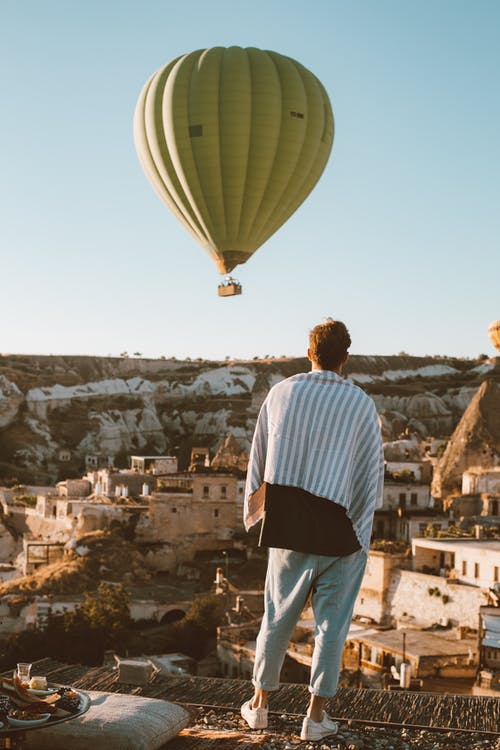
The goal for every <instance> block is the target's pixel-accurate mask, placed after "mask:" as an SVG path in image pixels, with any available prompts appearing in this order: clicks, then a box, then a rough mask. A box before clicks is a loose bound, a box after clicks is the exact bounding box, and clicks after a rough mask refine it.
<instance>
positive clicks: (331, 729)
mask: <svg viewBox="0 0 500 750" xmlns="http://www.w3.org/2000/svg"><path fill="white" fill-rule="evenodd" d="M338 730H339V725H338V724H337V722H336V721H332V720H331V719H330V717H329V716H328V714H327V713H325V712H324V711H323V718H322V720H321V721H313V720H312V719H311V718H310V717H309V716H306V717H305V719H304V721H303V722H302V731H301V733H300V739H301V740H322V739H323V737H328V735H330V734H337V732H338Z"/></svg>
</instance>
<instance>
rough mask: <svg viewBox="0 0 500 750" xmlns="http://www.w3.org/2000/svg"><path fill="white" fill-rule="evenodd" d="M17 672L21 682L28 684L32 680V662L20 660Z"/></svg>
mask: <svg viewBox="0 0 500 750" xmlns="http://www.w3.org/2000/svg"><path fill="white" fill-rule="evenodd" d="M16 672H17V676H18V677H19V679H20V680H21V682H22V683H25V684H26V685H28V683H29V681H30V675H31V664H30V663H29V662H24V661H21V662H19V663H18V665H17V669H16Z"/></svg>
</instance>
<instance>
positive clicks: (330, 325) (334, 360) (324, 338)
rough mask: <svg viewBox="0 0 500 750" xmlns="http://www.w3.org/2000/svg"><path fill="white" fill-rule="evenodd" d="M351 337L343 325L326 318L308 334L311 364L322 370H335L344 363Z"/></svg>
mask: <svg viewBox="0 0 500 750" xmlns="http://www.w3.org/2000/svg"><path fill="white" fill-rule="evenodd" d="M350 346H351V337H350V336H349V331H348V330H347V328H346V326H345V325H344V323H342V322H341V321H340V320H333V319H332V318H327V319H326V320H325V322H324V323H320V324H319V325H317V326H315V327H314V328H313V329H312V331H311V332H310V333H309V349H310V356H311V359H312V361H313V362H315V363H316V364H318V365H319V366H320V367H321V369H322V370H337V369H338V367H339V366H340V365H341V364H342V363H343V362H344V361H345V358H346V356H347V350H348V349H349V347H350Z"/></svg>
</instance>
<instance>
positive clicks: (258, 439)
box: [243, 399, 268, 531]
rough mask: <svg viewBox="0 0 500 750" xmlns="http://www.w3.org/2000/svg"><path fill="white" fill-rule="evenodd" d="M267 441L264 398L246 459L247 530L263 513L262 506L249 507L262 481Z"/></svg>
mask: <svg viewBox="0 0 500 750" xmlns="http://www.w3.org/2000/svg"><path fill="white" fill-rule="evenodd" d="M267 442H268V415H267V399H266V401H264V403H263V404H262V407H261V410H260V412H259V416H258V418H257V424H256V425H255V432H254V435H253V440H252V447H251V449H250V457H249V459H248V469H247V481H246V486H245V502H244V506H243V523H244V524H245V529H246V530H247V531H248V529H249V528H251V527H252V526H254V525H255V524H256V523H257V522H258V521H260V519H261V518H262V515H263V508H260V509H253V508H251V503H250V498H251V496H252V494H253V493H254V492H255V491H256V490H258V489H259V487H260V485H261V484H262V482H263V481H264V471H265V468H266V454H267Z"/></svg>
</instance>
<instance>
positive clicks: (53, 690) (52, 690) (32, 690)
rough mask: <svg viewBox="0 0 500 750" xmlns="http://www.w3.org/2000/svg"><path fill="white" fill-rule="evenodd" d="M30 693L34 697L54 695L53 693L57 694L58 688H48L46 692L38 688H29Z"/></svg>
mask: <svg viewBox="0 0 500 750" xmlns="http://www.w3.org/2000/svg"><path fill="white" fill-rule="evenodd" d="M28 693H32V694H33V695H44V696H47V695H52V694H53V693H57V688H47V689H46V690H41V689H38V688H28Z"/></svg>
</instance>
